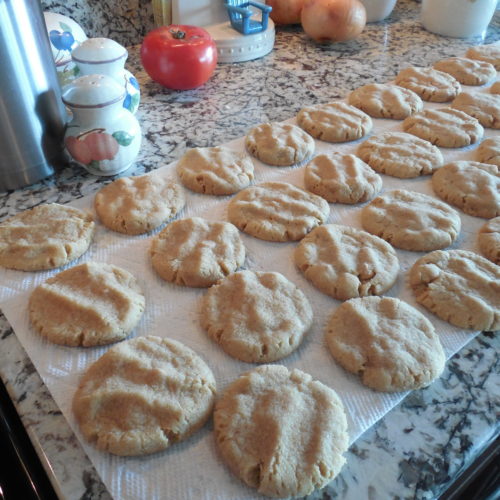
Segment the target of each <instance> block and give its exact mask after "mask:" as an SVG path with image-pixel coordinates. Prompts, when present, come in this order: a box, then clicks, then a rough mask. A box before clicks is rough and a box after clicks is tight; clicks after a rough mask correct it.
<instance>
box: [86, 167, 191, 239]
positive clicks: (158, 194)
mask: <svg viewBox="0 0 500 500" xmlns="http://www.w3.org/2000/svg"><path fill="white" fill-rule="evenodd" d="M184 204H185V199H184V193H183V192H182V188H181V187H180V186H179V185H178V184H176V183H174V182H170V181H169V180H167V179H165V178H164V177H162V176H161V175H158V174H149V175H141V176H138V177H121V178H120V179H117V180H116V181H114V182H112V183H111V184H108V185H107V186H105V187H103V188H102V189H100V190H99V191H98V192H97V194H96V195H95V199H94V206H95V209H96V212H97V215H98V216H99V219H100V220H101V222H102V223H103V224H104V225H105V226H106V227H107V228H108V229H111V230H112V231H116V232H118V233H124V234H130V235H135V234H143V233H147V232H149V231H152V230H153V229H156V228H157V227H158V226H160V225H161V224H163V223H164V222H166V221H167V220H168V219H170V218H172V217H174V216H175V215H176V214H177V213H178V212H179V211H180V210H181V209H182V208H183V207H184Z"/></svg>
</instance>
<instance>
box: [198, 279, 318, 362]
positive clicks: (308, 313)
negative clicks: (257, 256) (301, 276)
mask: <svg viewBox="0 0 500 500" xmlns="http://www.w3.org/2000/svg"><path fill="white" fill-rule="evenodd" d="M200 319H201V324H202V326H203V328H204V329H205V330H206V331H207V333H208V335H209V336H210V337H211V338H212V339H213V340H215V341H216V342H217V343H218V344H219V345H220V346H221V347H222V349H223V350H224V351H225V352H226V353H227V354H229V355H230V356H233V357H234V358H236V359H241V360H242V361H246V362H247V363H268V362H271V361H276V360H278V359H281V358H283V357H285V356H288V355H289V354H290V353H291V352H293V351H294V350H295V349H296V348H297V347H298V346H299V345H300V343H301V342H302V339H303V337H304V335H305V334H306V332H307V331H308V330H309V328H310V327H311V324H312V320H313V312H312V308H311V305H310V304H309V301H308V300H307V298H306V296H305V295H304V294H303V293H302V292H301V291H300V290H299V289H298V288H297V287H296V286H295V285H294V284H293V283H292V282H291V281H289V280H288V279H286V278H285V277H284V276H283V275H282V274H279V273H274V272H271V273H267V272H253V271H240V272H237V273H233V274H230V275H229V276H228V277H226V278H224V279H223V280H221V281H219V282H218V283H217V284H215V285H214V286H212V287H210V288H209V289H208V291H207V292H206V293H205V295H204V296H203V299H202V304H201V311H200Z"/></svg>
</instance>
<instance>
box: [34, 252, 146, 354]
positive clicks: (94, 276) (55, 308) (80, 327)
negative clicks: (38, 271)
mask: <svg viewBox="0 0 500 500" xmlns="http://www.w3.org/2000/svg"><path fill="white" fill-rule="evenodd" d="M144 307H145V299H144V295H143V293H142V290H141V288H140V286H139V284H138V282H137V280H136V279H135V277H134V276H132V274H130V273H129V272H128V271H126V270H125V269H122V268H120V267H117V266H113V265H110V264H104V263H100V262H86V263H84V264H80V265H78V266H74V267H71V268H70V269H66V270H65V271H62V272H60V273H58V274H56V275H55V276H53V277H52V278H49V279H48V280H47V281H45V282H44V283H42V284H41V285H39V286H38V287H37V288H35V290H33V292H32V293H31V296H30V299H29V305H28V310H29V316H30V320H31V323H32V325H33V326H34V328H35V329H36V330H37V331H38V332H39V333H40V334H41V335H42V336H43V337H45V338H46V339H47V340H49V341H50V342H53V343H55V344H60V345H67V346H94V345H104V344H109V343H111V342H116V341H118V340H122V339H124V338H125V337H127V336H128V335H129V334H130V332H131V331H132V330H133V329H134V328H135V326H136V325H137V323H138V322H139V320H140V319H141V316H142V313H143V311H144Z"/></svg>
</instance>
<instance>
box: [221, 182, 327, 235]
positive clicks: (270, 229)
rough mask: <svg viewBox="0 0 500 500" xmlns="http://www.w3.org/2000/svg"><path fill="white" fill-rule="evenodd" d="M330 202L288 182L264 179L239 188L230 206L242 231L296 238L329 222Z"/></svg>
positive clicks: (230, 214)
mask: <svg viewBox="0 0 500 500" xmlns="http://www.w3.org/2000/svg"><path fill="white" fill-rule="evenodd" d="M329 213H330V206H329V205H328V203H327V202H326V201H325V200H324V199H323V198H321V197H320V196H317V195H315V194H312V193H309V192H307V191H304V190H303V189H300V188H298V187H296V186H294V185H293V184H289V183H287V182H264V183H262V184H256V185H255V186H250V187H248V188H246V189H243V190H242V191H240V192H239V193H238V194H237V195H236V196H234V197H233V198H232V200H231V201H230V202H229V206H228V217H229V220H230V221H231V222H232V223H233V224H234V225H235V226H236V227H238V228H239V229H241V231H244V232H245V233H248V234H250V235H252V236H254V237H255V238H260V239H262V240H268V241H296V240H300V239H301V238H303V237H304V236H305V235H306V234H307V233H308V232H309V231H311V230H312V229H314V228H315V227H316V226H318V225H319V224H323V222H325V221H326V219H327V217H328V214H329Z"/></svg>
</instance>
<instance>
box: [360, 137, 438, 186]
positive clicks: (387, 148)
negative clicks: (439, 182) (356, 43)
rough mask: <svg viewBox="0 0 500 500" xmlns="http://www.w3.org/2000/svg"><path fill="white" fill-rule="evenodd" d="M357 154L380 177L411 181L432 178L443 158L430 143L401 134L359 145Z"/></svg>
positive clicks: (375, 138) (370, 139)
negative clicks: (422, 176) (419, 178)
mask: <svg viewBox="0 0 500 500" xmlns="http://www.w3.org/2000/svg"><path fill="white" fill-rule="evenodd" d="M356 154H357V155H358V156H359V157H360V158H361V159H362V160H363V161H365V162H366V163H367V164H368V165H370V167H371V168H373V170H376V171H377V172H380V173H381V174H386V175H391V176H393V177H399V178H400V179H411V178H413V177H418V176H420V175H429V174H432V173H433V172H434V171H435V170H436V169H438V168H439V167H440V166H441V165H442V164H443V155H442V154H441V151H439V149H438V148H437V147H436V146H433V145H432V144H431V143H430V142H429V141H425V140H424V139H420V138H418V137H415V136H414V135H412V134H406V133H404V132H384V133H383V134H380V135H374V136H373V137H370V138H369V139H367V140H366V141H364V142H362V143H361V144H360V145H359V147H358V150H357V152H356Z"/></svg>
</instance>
